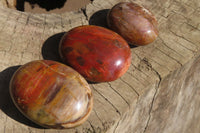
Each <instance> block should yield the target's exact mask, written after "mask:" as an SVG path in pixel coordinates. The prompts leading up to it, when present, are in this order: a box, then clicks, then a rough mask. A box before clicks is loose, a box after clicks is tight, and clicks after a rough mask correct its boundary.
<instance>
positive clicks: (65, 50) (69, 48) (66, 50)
mask: <svg viewBox="0 0 200 133" xmlns="http://www.w3.org/2000/svg"><path fill="white" fill-rule="evenodd" d="M71 51H73V48H72V47H66V48H65V49H64V52H65V53H66V54H68V53H70V52H71Z"/></svg>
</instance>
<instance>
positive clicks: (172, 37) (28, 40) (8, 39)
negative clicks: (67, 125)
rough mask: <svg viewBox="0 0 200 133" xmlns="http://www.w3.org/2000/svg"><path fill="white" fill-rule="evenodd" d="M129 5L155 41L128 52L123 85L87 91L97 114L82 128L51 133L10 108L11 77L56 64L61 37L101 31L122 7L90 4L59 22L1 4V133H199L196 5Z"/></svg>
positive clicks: (162, 1) (109, 0) (167, 0)
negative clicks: (151, 25)
mask: <svg viewBox="0 0 200 133" xmlns="http://www.w3.org/2000/svg"><path fill="white" fill-rule="evenodd" d="M129 1H131V0H129ZM132 1H133V2H138V3H140V4H142V5H145V6H146V7H147V8H149V9H150V10H151V11H152V12H153V13H154V14H155V15H156V18H157V19H158V23H159V32H160V33H159V37H158V38H157V40H156V41H155V42H154V43H152V44H150V45H147V46H144V47H133V48H131V50H132V65H131V67H130V69H129V70H128V72H127V73H126V74H125V75H124V76H123V77H121V78H120V79H118V80H116V81H113V82H107V83H99V84H90V86H91V88H92V91H93V94H94V109H93V112H92V114H91V116H90V117H89V119H88V120H87V122H85V123H84V124H83V125H81V126H79V127H77V128H73V129H66V130H53V129H44V128H41V127H39V126H37V125H35V124H33V123H32V122H30V121H29V120H27V119H26V118H25V117H24V116H22V115H21V114H20V113H19V112H18V111H17V109H16V108H15V107H14V105H13V103H12V101H11V99H10V97H9V93H8V85H9V80H10V78H11V76H12V74H13V73H14V71H15V70H16V69H17V68H18V67H19V65H22V64H24V63H27V62H29V61H32V60H37V59H51V60H56V61H60V59H59V56H58V52H57V45H58V42H59V39H60V37H61V36H62V35H63V32H66V31H68V30H69V29H71V28H73V27H75V26H79V25H86V24H95V25H101V26H106V25H105V16H106V13H107V12H108V9H110V8H111V7H112V6H113V5H114V4H116V3H117V2H119V0H93V1H91V3H90V4H89V5H87V6H86V7H85V8H84V9H82V10H81V9H80V10H79V11H74V12H65V13H60V14H32V13H25V12H19V11H15V10H13V9H8V8H6V7H5V5H4V2H5V1H4V0H1V1H0V71H1V72H0V124H1V126H0V133H27V132H30V133H36V132H37V133H55V132H58V133H73V132H74V133H75V132H76V133H77V132H79V133H83V132H99V133H100V132H102V133H103V132H115V133H123V132H127V133H129V132H130V133H145V132H146V133H161V132H164V133H171V132H173V133H180V132H181V133H199V131H200V126H199V125H200V111H199V107H200V99H199V96H200V90H199V80H200V79H199V76H198V75H199V73H200V70H199V67H200V64H199V63H198V62H200V57H199V56H197V55H199V49H200V1H199V0H151V1H148V0H140V1H139V0H138V1H134V0H132ZM192 58H194V59H193V60H192V61H190V60H191V59H192ZM188 61H190V62H189V63H188Z"/></svg>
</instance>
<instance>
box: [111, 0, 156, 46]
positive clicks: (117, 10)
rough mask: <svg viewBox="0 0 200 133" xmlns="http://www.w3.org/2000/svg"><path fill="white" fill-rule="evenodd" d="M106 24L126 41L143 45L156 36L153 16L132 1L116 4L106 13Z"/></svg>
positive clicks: (150, 41)
mask: <svg viewBox="0 0 200 133" xmlns="http://www.w3.org/2000/svg"><path fill="white" fill-rule="evenodd" d="M107 21H108V26H109V28H111V29H112V30H113V31H115V32H117V33H119V34H120V35H121V36H122V37H123V38H124V39H125V40H126V41H127V42H128V43H130V44H131V45H136V46H143V45H147V44H150V43H152V42H153V41H154V40H155V39H156V37H157V36H158V23H157V20H156V18H155V16H154V15H153V14H152V13H151V12H150V11H149V10H148V9H146V8H144V7H143V6H141V5H139V4H136V3H132V2H121V3H118V4H116V5H115V6H114V7H113V8H112V9H111V10H110V11H109V13H108V17H107Z"/></svg>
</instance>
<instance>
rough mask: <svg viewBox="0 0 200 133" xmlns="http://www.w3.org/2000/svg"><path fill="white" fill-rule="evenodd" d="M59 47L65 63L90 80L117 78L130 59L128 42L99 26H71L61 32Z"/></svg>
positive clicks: (124, 70)
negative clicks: (69, 28)
mask: <svg viewBox="0 0 200 133" xmlns="http://www.w3.org/2000/svg"><path fill="white" fill-rule="evenodd" d="M59 49H60V55H61V57H62V59H63V61H64V62H65V63H66V64H69V65H70V66H72V67H73V68H74V69H75V70H77V71H78V72H79V73H80V74H81V75H83V77H85V78H86V79H87V80H89V81H93V82H106V81H113V80H116V79H117V78H119V77H121V76H122V75H123V74H124V73H125V72H126V71H127V70H128V68H129V66H130V63H131V50H130V47H129V45H128V44H127V42H126V41H125V40H124V39H123V38H122V37H121V36H120V35H118V34H117V33H115V32H113V31H111V30H108V29H106V28H103V27H99V26H91V25H86V26H79V27H76V28H73V29H72V30H70V31H68V32H67V33H66V34H65V35H64V37H63V39H62V40H61V43H60V48H59Z"/></svg>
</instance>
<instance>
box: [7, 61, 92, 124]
mask: <svg viewBox="0 0 200 133" xmlns="http://www.w3.org/2000/svg"><path fill="white" fill-rule="evenodd" d="M10 95H11V97H12V99H13V102H14V103H15V105H16V106H17V107H18V109H19V110H20V111H21V112H22V113H23V114H24V115H25V116H27V117H28V118H29V119H31V120H33V121H34V122H36V123H38V124H39V125H42V126H44V127H49V128H70V127H74V126H77V125H80V124H82V123H83V122H84V121H85V120H86V119H87V118H88V116H89V114H90V112H91V110H92V106H93V95H92V92H91V89H90V88H89V85H88V84H87V82H86V81H85V79H84V78H83V77H82V76H81V75H80V74H79V73H77V72H76V71H75V70H73V69H72V68H70V67H68V66H65V65H64V64H60V63H58V62H54V61H49V60H39V61H32V62H29V63H27V64H25V65H23V66H21V67H20V68H19V69H18V70H17V71H16V73H15V74H14V75H13V77H12V79H11V81H10Z"/></svg>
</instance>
